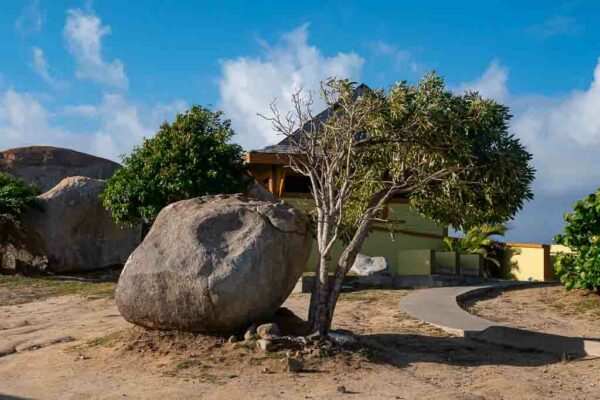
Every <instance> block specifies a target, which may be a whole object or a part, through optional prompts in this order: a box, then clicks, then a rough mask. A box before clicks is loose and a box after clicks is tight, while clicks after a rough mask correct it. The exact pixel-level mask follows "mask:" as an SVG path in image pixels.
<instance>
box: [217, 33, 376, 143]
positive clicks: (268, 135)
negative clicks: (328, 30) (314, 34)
mask: <svg viewBox="0 0 600 400" xmlns="http://www.w3.org/2000/svg"><path fill="white" fill-rule="evenodd" d="M264 48H265V50H264V54H263V55H262V56H261V57H255V58H249V57H238V58H236V59H230V60H224V61H222V62H221V68H222V77H221V80H220V83H219V87H220V95H221V99H220V107H221V108H222V109H223V111H225V113H226V115H227V116H228V117H230V118H231V119H232V122H233V127H234V128H235V130H236V132H237V133H238V136H237V137H236V138H235V140H236V141H237V142H239V143H240V144H241V145H242V146H244V147H245V148H247V149H256V148H260V147H262V146H265V145H269V144H273V143H275V142H277V141H279V140H281V139H282V138H281V137H278V136H277V135H276V134H275V133H274V132H273V131H272V130H271V124H270V123H269V122H268V121H265V120H264V119H262V118H261V117H259V116H257V115H256V113H257V112H260V113H264V114H268V113H269V105H270V104H271V103H272V102H273V100H276V101H277V105H278V107H279V109H280V110H281V111H282V112H284V113H285V112H286V110H289V109H290V107H291V101H290V97H291V94H292V93H293V92H294V91H296V90H297V89H299V88H302V89H303V90H305V91H313V92H315V91H317V90H318V85H319V82H320V81H321V80H323V79H326V78H328V77H333V76H335V77H338V78H352V79H354V80H358V79H359V78H360V74H361V70H362V66H363V64H364V59H363V58H361V57H360V56H358V55H357V54H356V53H353V52H350V53H338V54H336V55H334V56H326V55H323V54H322V53H321V51H320V50H319V49H318V48H317V47H315V46H311V45H310V44H309V43H308V25H303V26H301V27H299V28H297V29H295V30H293V31H291V32H289V33H287V34H285V35H284V36H283V38H282V39H281V41H280V42H278V43H277V44H275V45H273V46H270V45H268V44H267V45H265V46H264ZM315 100H317V99H315ZM320 107H322V105H320V104H315V109H316V111H320V109H319V108H320Z"/></svg>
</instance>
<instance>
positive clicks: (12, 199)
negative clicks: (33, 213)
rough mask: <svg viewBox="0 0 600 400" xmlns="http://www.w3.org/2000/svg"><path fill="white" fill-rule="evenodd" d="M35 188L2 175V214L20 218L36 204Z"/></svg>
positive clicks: (9, 176)
mask: <svg viewBox="0 0 600 400" xmlns="http://www.w3.org/2000/svg"><path fill="white" fill-rule="evenodd" d="M36 195H37V189H36V188H35V186H33V185H30V184H29V183H27V182H25V181H23V180H22V179H19V178H15V177H14V176H12V175H9V174H6V173H0V214H10V215H13V216H18V215H19V214H20V213H21V212H22V211H23V210H24V209H25V207H27V206H28V205H30V204H32V203H34V202H35V196H36Z"/></svg>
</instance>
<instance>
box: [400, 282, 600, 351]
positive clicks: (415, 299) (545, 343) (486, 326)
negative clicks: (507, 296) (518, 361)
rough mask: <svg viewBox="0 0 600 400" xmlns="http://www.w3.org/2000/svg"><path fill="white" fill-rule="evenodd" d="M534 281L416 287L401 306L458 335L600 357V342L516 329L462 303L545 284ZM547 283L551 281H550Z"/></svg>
mask: <svg viewBox="0 0 600 400" xmlns="http://www.w3.org/2000/svg"><path fill="white" fill-rule="evenodd" d="M541 285H544V283H541V284H535V283H531V282H511V281H503V282H493V283H489V284H485V285H478V286H453V287H441V288H432V289H423V290H416V291H415V292H413V293H411V294H409V295H408V296H406V297H404V298H403V299H402V300H401V301H400V304H399V306H400V309H401V310H402V311H404V312H406V313H407V314H409V315H411V316H412V317H414V318H417V319H420V320H422V321H424V322H427V323H429V324H431V325H434V326H437V327H438V328H441V329H443V330H445V331H446V332H449V333H452V334H454V335H457V336H464V337H466V338H469V339H474V340H479V341H483V342H487V343H493V344H498V345H502V346H509V347H514V348H518V349H522V350H538V351H544V352H549V353H553V354H557V355H560V356H562V355H571V356H574V357H583V356H597V357H600V342H598V341H595V340H584V339H582V338H576V337H567V336H560V335H552V334H547V333H542V332H534V331H529V330H525V329H518V328H512V327H508V326H504V325H500V324H498V323H496V322H492V321H488V320H486V319H483V318H479V317H477V316H475V315H473V314H471V313H469V312H467V311H465V310H463V309H462V308H461V307H460V306H459V305H458V302H460V301H461V300H463V299H464V298H466V297H471V296H480V295H482V294H484V293H486V292H494V291H501V290H502V289H505V288H508V287H532V286H541ZM546 285H547V284H546Z"/></svg>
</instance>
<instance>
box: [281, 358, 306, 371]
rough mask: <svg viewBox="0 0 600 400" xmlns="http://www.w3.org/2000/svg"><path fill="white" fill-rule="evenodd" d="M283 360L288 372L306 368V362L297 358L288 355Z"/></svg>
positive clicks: (284, 367) (285, 369)
mask: <svg viewBox="0 0 600 400" xmlns="http://www.w3.org/2000/svg"><path fill="white" fill-rule="evenodd" d="M281 361H282V363H283V369H284V371H286V372H300V371H302V370H303V369H304V363H303V362H302V360H299V359H297V358H292V357H286V358H284V359H283V360H281Z"/></svg>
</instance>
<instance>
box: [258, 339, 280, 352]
mask: <svg viewBox="0 0 600 400" xmlns="http://www.w3.org/2000/svg"><path fill="white" fill-rule="evenodd" d="M256 347H258V348H259V349H261V350H262V351H273V350H275V347H276V346H275V344H274V343H273V342H272V341H270V340H268V339H259V340H257V341H256Z"/></svg>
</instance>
